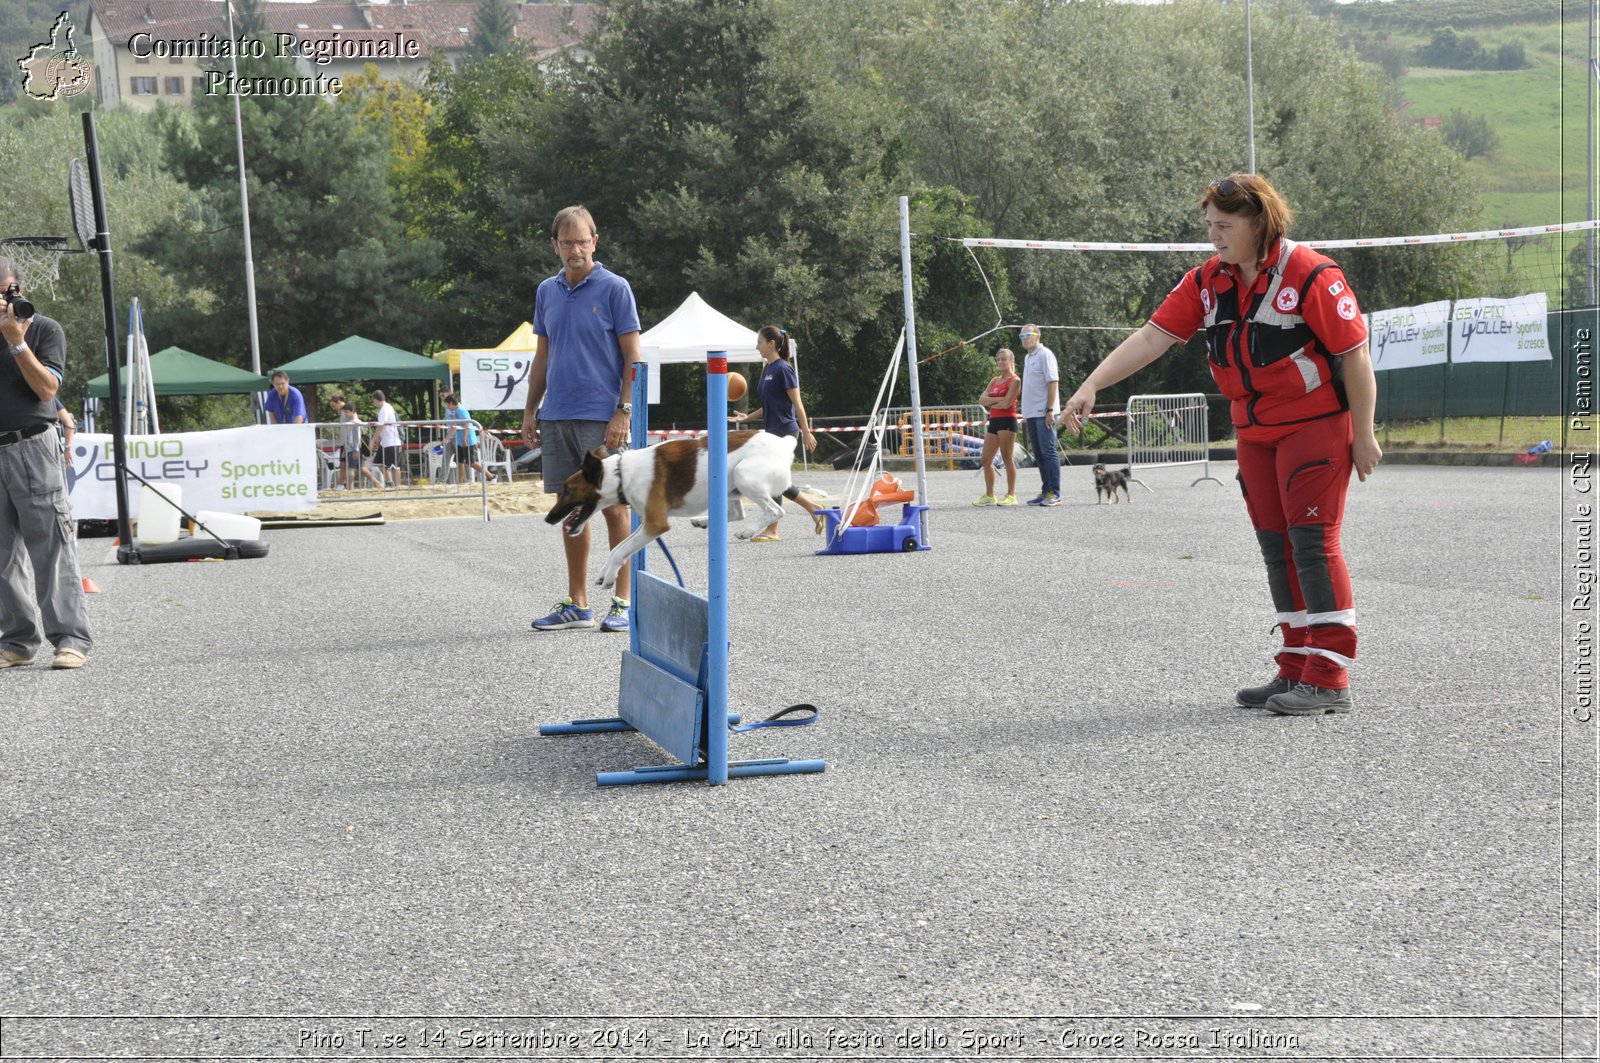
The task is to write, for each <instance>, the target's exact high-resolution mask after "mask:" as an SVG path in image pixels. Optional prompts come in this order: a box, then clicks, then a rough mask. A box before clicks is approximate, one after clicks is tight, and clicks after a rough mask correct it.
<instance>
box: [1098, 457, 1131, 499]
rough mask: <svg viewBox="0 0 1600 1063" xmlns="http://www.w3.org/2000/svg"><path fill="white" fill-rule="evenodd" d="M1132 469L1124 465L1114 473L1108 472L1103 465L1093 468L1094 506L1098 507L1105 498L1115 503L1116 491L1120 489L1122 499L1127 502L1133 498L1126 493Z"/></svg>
mask: <svg viewBox="0 0 1600 1063" xmlns="http://www.w3.org/2000/svg"><path fill="white" fill-rule="evenodd" d="M1130 472H1132V467H1131V466H1127V465H1124V466H1123V467H1122V468H1120V469H1118V470H1117V471H1116V472H1110V471H1108V470H1107V469H1106V467H1105V466H1104V465H1096V466H1095V467H1094V504H1095V505H1097V506H1098V505H1100V504H1101V503H1102V502H1104V501H1105V500H1106V499H1107V498H1109V499H1111V501H1112V502H1116V501H1117V491H1118V489H1121V491H1122V497H1123V498H1124V499H1126V500H1127V501H1129V502H1132V501H1133V496H1132V495H1131V494H1129V492H1128V474H1129V473H1130Z"/></svg>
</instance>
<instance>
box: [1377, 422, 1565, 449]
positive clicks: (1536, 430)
mask: <svg viewBox="0 0 1600 1063" xmlns="http://www.w3.org/2000/svg"><path fill="white" fill-rule="evenodd" d="M1565 423H1566V422H1565V418H1562V417H1556V416H1551V417H1507V418H1505V419H1504V420H1502V419H1501V418H1499V417H1447V418H1445V420H1444V422H1443V424H1442V426H1441V423H1440V422H1439V421H1437V420H1433V421H1409V422H1397V423H1394V424H1385V425H1382V426H1381V427H1380V428H1379V429H1378V443H1379V444H1380V445H1381V446H1383V447H1385V448H1393V449H1395V450H1441V449H1443V450H1470V451H1484V452H1489V453H1506V454H1519V453H1523V452H1525V451H1527V449H1528V448H1529V447H1531V446H1533V445H1534V444H1536V443H1538V442H1540V441H1541V440H1546V439H1548V440H1550V441H1551V442H1552V443H1553V444H1555V447H1556V449H1558V450H1559V449H1560V448H1561V445H1562V437H1561V431H1562V428H1563V427H1565ZM1593 444H1594V433H1593V432H1592V431H1590V432H1584V433H1573V432H1568V434H1567V439H1566V445H1567V449H1568V450H1573V449H1590V448H1592V447H1593Z"/></svg>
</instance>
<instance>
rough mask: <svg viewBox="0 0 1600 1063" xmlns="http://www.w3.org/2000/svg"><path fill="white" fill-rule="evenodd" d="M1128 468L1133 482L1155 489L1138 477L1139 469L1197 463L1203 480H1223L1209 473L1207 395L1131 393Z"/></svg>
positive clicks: (1209, 429) (1209, 432)
mask: <svg viewBox="0 0 1600 1063" xmlns="http://www.w3.org/2000/svg"><path fill="white" fill-rule="evenodd" d="M1127 417H1128V467H1129V468H1130V469H1131V470H1132V471H1133V473H1134V475H1133V476H1132V477H1131V479H1132V480H1133V482H1134V483H1136V484H1138V485H1139V486H1140V487H1143V488H1144V489H1145V490H1146V491H1152V490H1154V489H1153V488H1152V487H1151V486H1150V485H1149V484H1147V483H1145V482H1144V481H1143V480H1141V479H1139V478H1138V475H1137V473H1138V470H1140V469H1141V468H1143V469H1154V468H1159V467H1162V466H1172V465H1199V466H1200V467H1201V472H1200V476H1199V477H1198V478H1197V479H1195V480H1194V482H1193V483H1191V484H1190V485H1189V486H1190V487H1193V486H1194V485H1195V484H1197V483H1200V482H1201V481H1202V480H1210V481H1211V482H1212V483H1218V484H1220V483H1222V481H1221V480H1219V479H1217V478H1216V477H1215V476H1212V475H1211V420H1210V417H1209V416H1208V411H1207V406H1206V397H1205V396H1204V395H1202V394H1199V393H1196V394H1191V395H1134V396H1131V397H1130V398H1129V399H1128V409H1127Z"/></svg>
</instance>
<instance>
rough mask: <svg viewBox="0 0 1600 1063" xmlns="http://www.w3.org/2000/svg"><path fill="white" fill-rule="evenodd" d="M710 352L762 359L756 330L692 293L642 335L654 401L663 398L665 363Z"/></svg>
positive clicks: (791, 346) (695, 358)
mask: <svg viewBox="0 0 1600 1063" xmlns="http://www.w3.org/2000/svg"><path fill="white" fill-rule="evenodd" d="M709 351H726V352H727V353H728V361H730V362H759V361H761V353H760V352H759V351H757V350H756V333H755V330H754V329H748V328H745V327H744V326H743V325H741V324H739V323H738V322H737V321H735V320H734V319H733V318H731V317H729V316H728V315H727V314H724V313H722V312H721V311H719V310H716V309H715V308H713V307H712V306H711V304H710V303H708V302H706V301H705V300H704V299H702V298H700V293H699V292H690V293H689V298H687V299H685V300H684V301H683V302H682V304H680V305H679V307H678V309H676V310H674V311H673V312H672V313H670V314H668V315H667V316H666V317H665V318H663V319H662V320H661V321H660V323H658V324H657V325H655V326H654V327H653V328H651V329H649V330H648V331H646V332H644V333H641V334H640V336H639V353H640V356H641V357H642V358H643V359H644V360H645V361H646V362H648V363H649V364H650V401H651V402H660V401H661V367H662V366H663V365H666V364H668V363H671V362H704V361H705V360H706V354H707V352H709ZM789 357H790V360H791V362H792V361H793V360H794V358H795V351H794V341H793V340H791V341H789ZM798 371H799V367H798V365H797V366H796V373H797V374H798ZM750 383H751V384H752V385H753V384H754V383H755V381H754V380H751V381H750Z"/></svg>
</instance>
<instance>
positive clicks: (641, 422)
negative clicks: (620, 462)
mask: <svg viewBox="0 0 1600 1063" xmlns="http://www.w3.org/2000/svg"><path fill="white" fill-rule="evenodd" d="M649 374H650V365H649V363H648V362H634V363H633V430H632V434H631V436H630V437H629V439H628V446H630V447H632V448H633V449H634V450H640V449H642V448H643V447H644V446H645V445H646V444H647V443H648V442H649V441H650V412H649V411H650V406H649V404H648V402H647V401H646V400H647V399H648V398H649V396H650V391H649V387H648V384H649ZM629 513H630V517H629V524H630V530H632V531H638V530H639V511H638V510H629ZM646 553H647V550H636V551H634V555H633V558H632V559H631V561H630V563H629V567H628V576H629V579H630V581H631V583H632V586H634V587H637V586H638V585H639V584H638V579H639V573H641V572H643V571H645V555H646ZM628 593H629V594H630V595H631V597H630V598H629V599H628V649H629V650H631V651H633V652H634V653H638V652H639V611H638V607H637V605H636V604H635V603H637V602H638V600H639V594H638V592H637V591H629V592H628Z"/></svg>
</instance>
